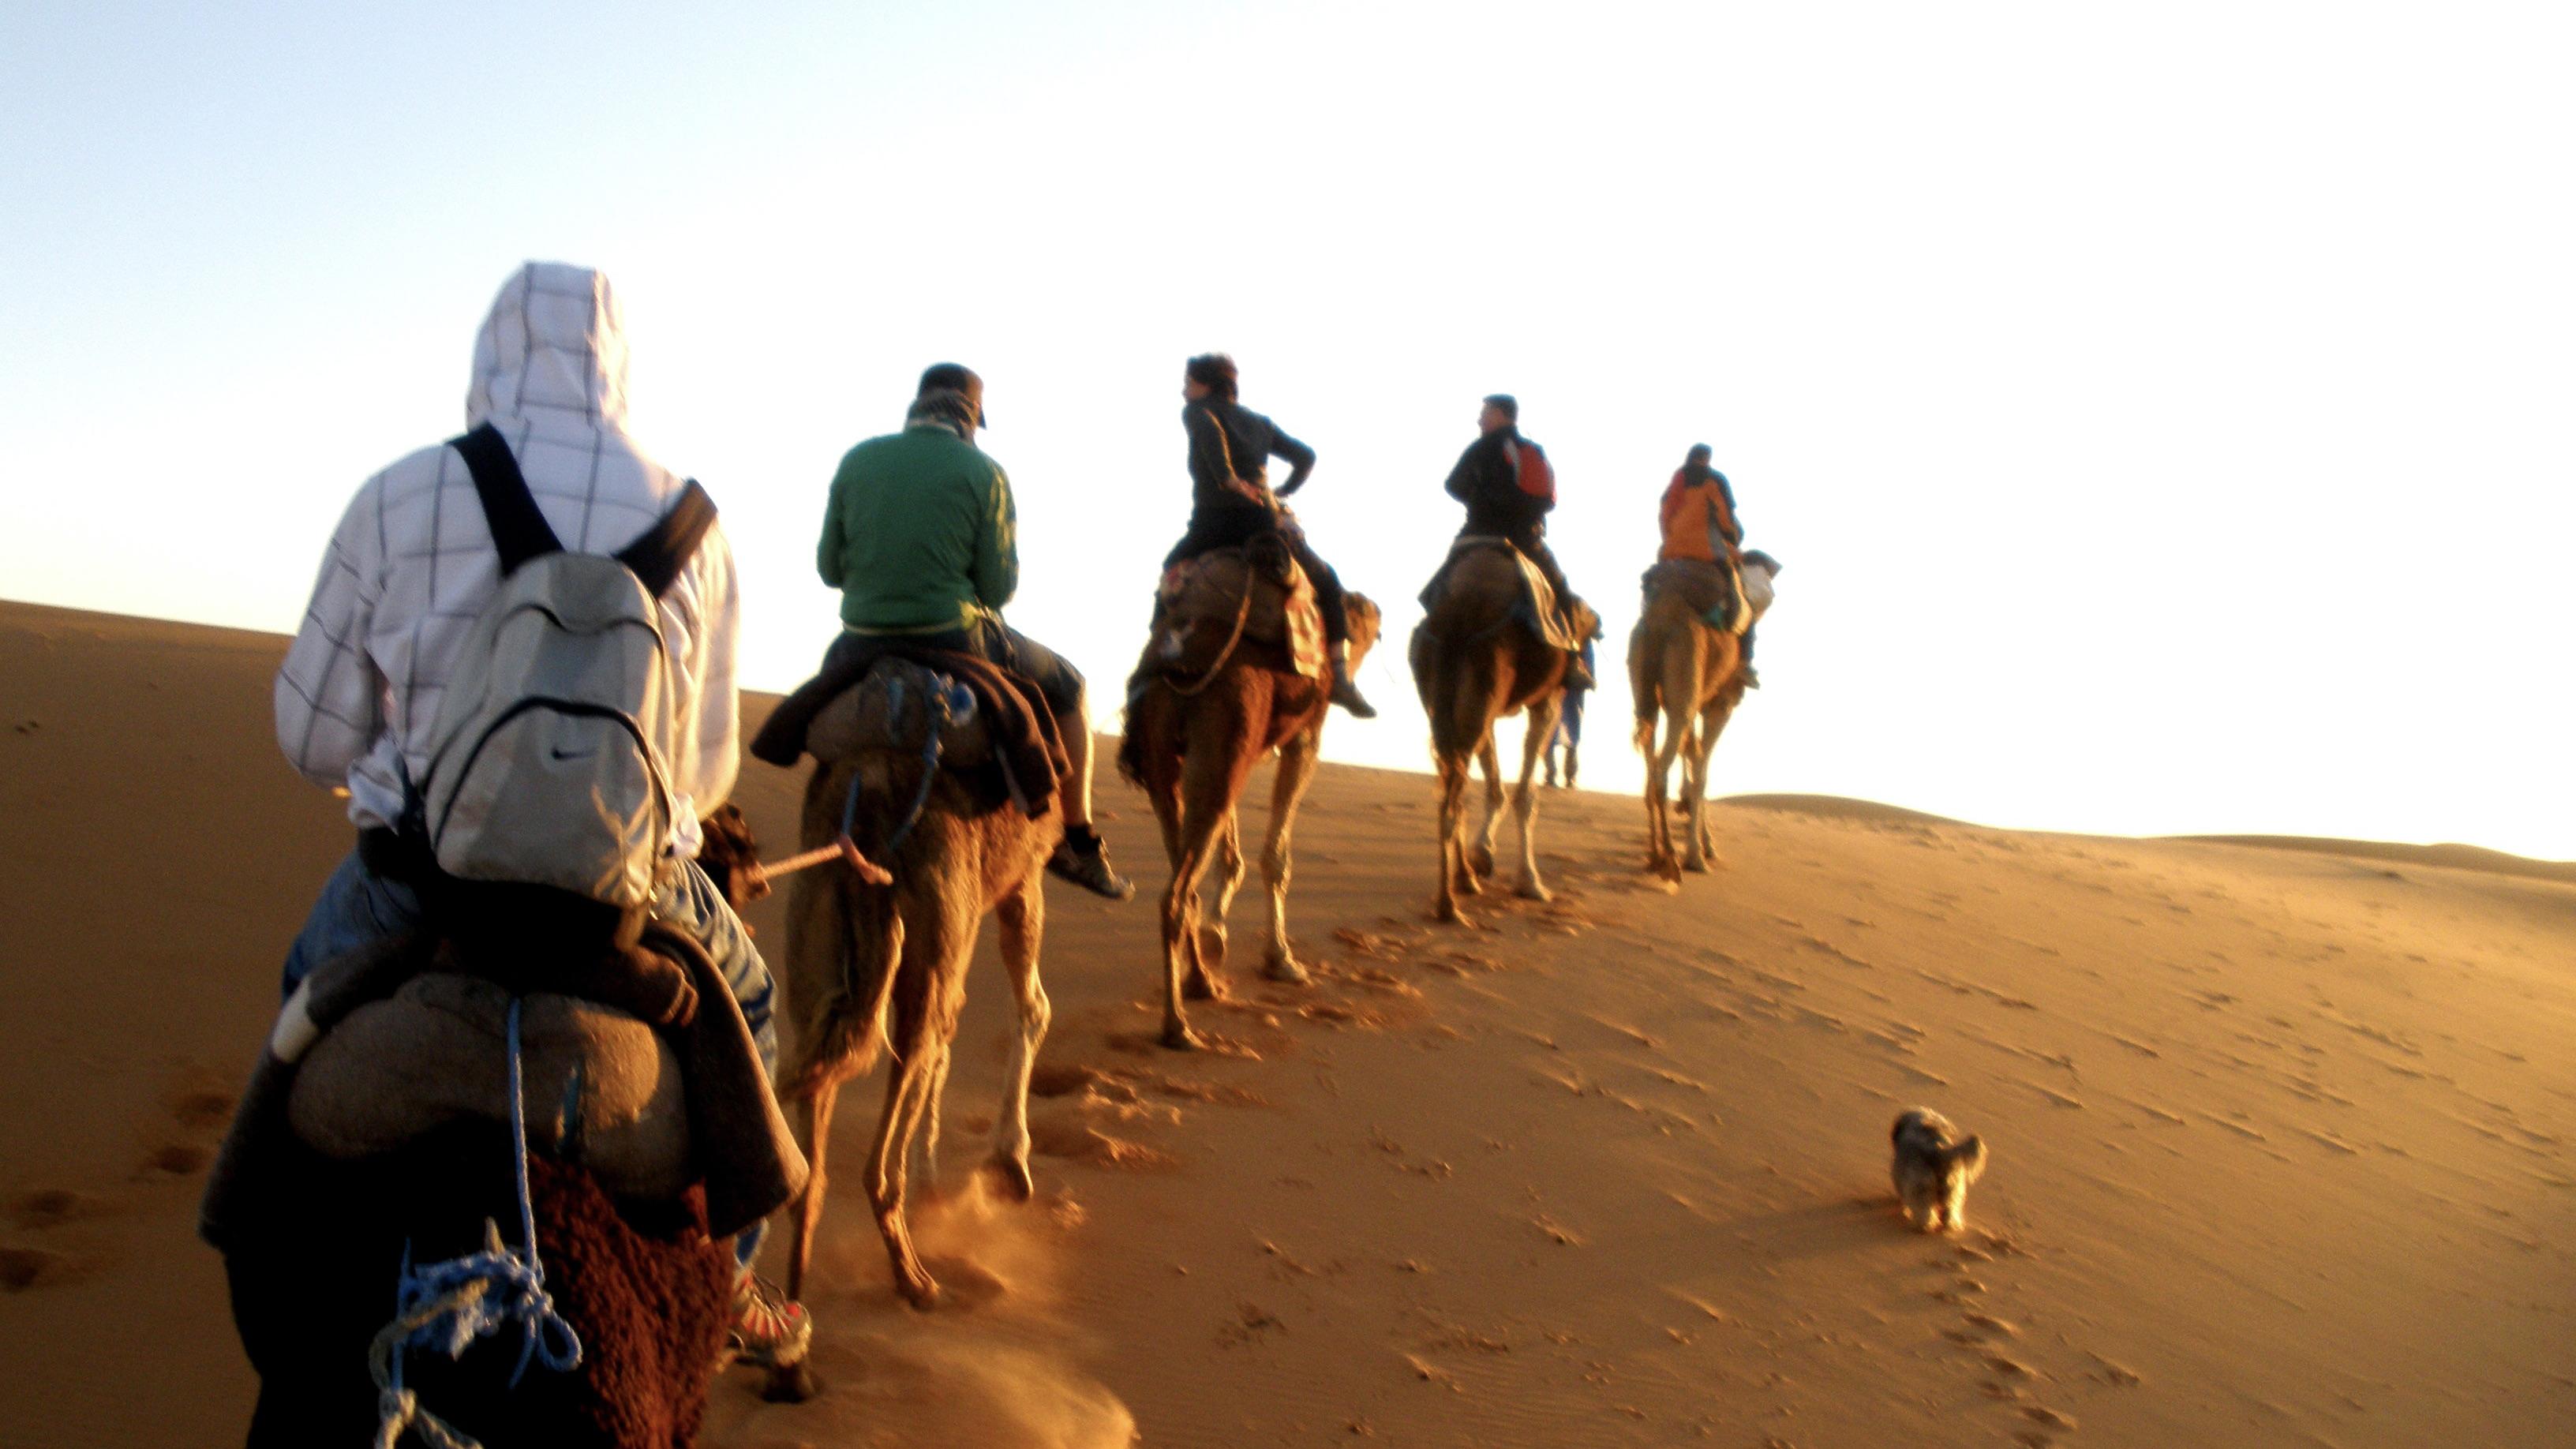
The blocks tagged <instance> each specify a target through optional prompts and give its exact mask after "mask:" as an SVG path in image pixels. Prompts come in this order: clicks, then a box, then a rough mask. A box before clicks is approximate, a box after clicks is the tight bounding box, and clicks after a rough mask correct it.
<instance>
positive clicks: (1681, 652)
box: [1628, 553, 1779, 882]
mask: <svg viewBox="0 0 2576 1449" xmlns="http://www.w3.org/2000/svg"><path fill="white" fill-rule="evenodd" d="M1745 558H1746V563H1745V568H1744V577H1745V579H1746V583H1747V592H1748V594H1749V595H1751V603H1752V607H1753V610H1754V617H1755V618H1756V619H1759V618H1760V617H1761V612H1762V608H1763V606H1764V604H1765V603H1767V601H1768V599H1769V597H1770V580H1771V576H1772V575H1773V574H1776V573H1777V572H1779V565H1778V564H1777V563H1776V562H1774V561H1773V560H1772V559H1771V557H1770V555H1768V554H1762V553H1752V554H1747V555H1746V556H1745ZM1699 602H1700V601H1699V600H1697V599H1694V598H1692V597H1690V596H1689V594H1688V593H1687V591H1685V590H1683V589H1679V588H1662V589H1653V590H1650V591H1649V593H1648V594H1647V596H1646V606H1645V609H1644V611H1643V612H1642V613H1640V614H1639V615H1638V618H1637V627H1636V628H1635V629H1634V630H1633V631H1631V632H1630V634H1629V635H1628V687H1629V691H1630V692H1631V693H1632V694H1633V695H1634V696H1635V699H1636V706H1637V731H1636V746H1637V752H1638V753H1639V754H1641V755H1643V756H1645V757H1646V762H1647V770H1646V868H1647V869H1648V870H1650V871H1652V872H1654V873H1655V874H1657V875H1660V876H1662V877H1663V878H1664V879H1666V880H1668V881H1674V882H1679V881H1680V880H1681V878H1682V872H1683V871H1685V870H1689V871H1705V870H1707V869H1708V868H1709V866H1710V864H1711V862H1712V861H1713V860H1714V859H1715V857H1716V851H1717V846H1716V840H1715V836H1714V833H1713V832H1712V831H1711V829H1710V827H1709V823H1708V813H1707V795H1708V756H1709V752H1710V751H1711V750H1712V749H1714V748H1716V745H1717V737H1718V735H1719V734H1720V733H1721V732H1723V731H1724V730H1725V729H1726V722H1727V720H1728V719H1729V718H1731V717H1732V716H1733V715H1734V713H1735V707H1736V706H1737V705H1738V704H1740V703H1742V702H1743V700H1744V691H1745V688H1746V684H1747V680H1746V677H1745V675H1746V670H1745V667H1744V665H1745V659H1746V656H1747V653H1748V652H1749V651H1748V648H1747V643H1746V639H1745V638H1744V637H1743V636H1740V635H1738V634H1736V633H1735V632H1734V631H1733V630H1731V629H1721V628H1718V627H1717V626H1715V625H1713V624H1711V623H1709V622H1708V621H1707V619H1706V617H1705V616H1704V615H1703V614H1702V612H1701V611H1700V609H1698V608H1695V607H1694V605H1695V604H1697V603H1699ZM1659 715H1660V716H1661V717H1662V720H1663V726H1664V728H1663V740H1662V742H1661V743H1660V744H1658V743H1657V742H1656V738H1655V725H1656V720H1657V717H1658V716H1659ZM1676 758H1678V759H1679V760H1680V761H1681V762H1682V793H1681V800H1680V802H1679V804H1680V812H1681V814H1682V817H1683V833H1684V835H1685V837H1686V843H1685V846H1684V849H1683V851H1682V852H1681V854H1680V855H1679V856H1678V857H1676V855H1675V853H1674V850H1673V837H1672V820H1671V816H1670V814H1669V813H1668V811H1667V810H1666V808H1665V800H1666V790H1667V786H1668V785H1669V782H1670V778H1671V774H1672V766H1673V761H1674V760H1675V759H1676Z"/></svg>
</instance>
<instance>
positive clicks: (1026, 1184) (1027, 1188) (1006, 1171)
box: [985, 1152, 1038, 1202]
mask: <svg viewBox="0 0 2576 1449" xmlns="http://www.w3.org/2000/svg"><path fill="white" fill-rule="evenodd" d="M985 1165H986V1166H987V1167H989V1168H991V1169H992V1171H993V1178H994V1180H995V1181H997V1182H999V1183H1000V1184H1001V1186H1002V1194H1003V1196H1005V1197H1008V1198H1009V1199H1010V1200H1011V1201H1013V1202H1027V1201H1028V1200H1029V1199H1030V1198H1032V1197H1035V1196H1036V1195H1037V1190H1038V1185H1037V1183H1036V1182H1035V1181H1034V1180H1032V1179H1031V1178H1030V1176H1029V1164H1028V1160H1027V1159H1026V1158H1019V1157H1005V1156H1003V1155H1002V1154H1000V1153H998V1152H997V1153H995V1154H993V1160H992V1161H991V1162H989V1163H986V1164H985Z"/></svg>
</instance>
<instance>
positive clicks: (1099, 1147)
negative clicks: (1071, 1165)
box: [1029, 1114, 1179, 1172]
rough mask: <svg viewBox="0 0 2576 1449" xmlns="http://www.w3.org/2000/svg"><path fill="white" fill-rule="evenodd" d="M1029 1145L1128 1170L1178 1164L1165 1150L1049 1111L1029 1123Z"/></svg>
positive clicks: (1052, 1153) (1071, 1159)
mask: <svg viewBox="0 0 2576 1449" xmlns="http://www.w3.org/2000/svg"><path fill="white" fill-rule="evenodd" d="M1029 1146H1030V1148H1031V1150H1033V1151H1035V1152H1037V1153H1039V1154H1041V1155H1043V1156H1047V1157H1060V1158H1063V1159H1064V1160H1066V1161H1068V1162H1086V1163H1090V1164H1091V1165H1093V1166H1095V1167H1114V1168H1118V1169H1121V1170H1123V1171H1128V1172H1153V1171H1161V1170H1166V1169H1169V1168H1172V1167H1177V1166H1178V1165H1179V1162H1178V1160H1177V1159H1175V1158H1173V1157H1172V1155H1171V1154H1169V1153H1166V1152H1158V1151H1156V1150H1155V1149H1153V1148H1151V1147H1147V1146H1145V1145H1144V1144H1142V1143H1139V1142H1130V1141H1128V1140H1127V1139H1125V1138H1123V1137H1112V1136H1110V1135H1109V1134H1108V1133H1106V1132H1103V1131H1101V1130H1100V1129H1099V1128H1097V1127H1094V1126H1092V1125H1091V1124H1090V1123H1088V1122H1084V1121H1082V1120H1080V1119H1079V1118H1077V1117H1074V1116H1070V1115H1058V1114H1049V1115H1047V1116H1044V1117H1040V1118H1038V1119H1036V1120H1034V1121H1032V1122H1030V1123H1029Z"/></svg>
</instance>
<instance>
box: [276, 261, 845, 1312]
mask: <svg viewBox="0 0 2576 1449" xmlns="http://www.w3.org/2000/svg"><path fill="white" fill-rule="evenodd" d="M626 361H627V347H626V337H625V332H624V323H623V320H622V317H621V314H620V311H619V308H618V305H617V299H616V296H615V295H614V293H613V292H612V291H611V290H610V288H609V284H608V279H607V278H606V277H605V276H602V275H601V274H600V273H598V272H596V271H594V270H592V269H591V268H588V267H579V266H569V265H565V264H563V263H558V262H530V263H528V264H526V265H525V266H522V267H521V268H519V270H518V271H516V272H515V273H513V274H512V275H511V277H510V279H509V281H507V282H505V283H504V284H503V285H502V287H501V292H500V295H499V296H498V297H496V298H495V299H494V300H493V303H492V308H491V311H490V313H489V315H488V316H486V318H485V319H484V322H483V326H482V329H481V331H480V332H479V333H478V334H477V336H476V339H475V345H474V369H473V379H472V382H471V384H470V385H469V387H468V388H467V390H466V395H465V420H466V423H467V426H468V429H469V431H468V432H466V433H465V434H464V435H462V436H460V437H457V438H453V439H450V440H449V441H447V442H445V443H440V444H435V445H433V446H430V447H426V448H421V449H418V450H416V451H414V452H412V453H409V454H407V455H405V456H404V457H402V458H399V459H397V460H395V461H394V463H393V464H392V465H390V466H389V467H387V468H385V469H384V470H383V471H382V472H380V473H378V474H376V475H375V476H374V477H372V478H370V479H368V480H367V482H366V483H365V485H364V486H362V487H361V488H359V490H358V492H357V495H356V496H355V497H354V498H352V499H351V500H350V502H349V505H348V507H347V509H346V510H345V511H344V512H343V513H342V515H341V518H340V523H339V526H338V528H337V529H336V530H335V531H334V532H333V534H332V537H331V542H330V546H329V548H328V550H327V551H326V552H325V553H324V555H323V560H322V568H321V573H320V577H319V578H318V579H317V580H316V581H315V584H314V588H313V596H312V602H311V604H310V605H309V606H308V607H307V609H306V610H305V614H304V620H303V624H302V626H301V627H300V628H299V629H298V630H297V632H296V636H295V642H294V643H293V644H292V645H291V646H290V647H289V648H288V650H287V654H286V662H285V664H284V665H283V666H281V667H280V668H279V670H278V672H277V681H276V685H275V707H276V719H277V742H278V745H279V747H280V748H281V749H282V750H284V751H285V754H286V757H287V759H288V760H289V761H290V762H291V763H292V764H293V765H294V766H295V768H296V769H297V770H298V771H299V772H301V773H302V774H303V775H304V776H305V778H307V779H308V780H311V781H312V782H313V783H314V784H316V785H320V786H324V787H327V788H330V789H332V790H334V791H336V792H337V793H339V794H341V795H344V796H346V797H347V799H348V807H349V818H350V821H351V823H353V824H354V825H356V826H357V830H358V841H357V848H356V849H354V850H353V851H351V852H350V854H349V856H348V857H347V858H346V859H345V860H343V861H342V862H341V864H340V866H339V868H338V869H337V870H335V871H334V872H333V873H332V875H331V878H330V880H329V881H328V882H327V883H325V885H324V886H323V888H322V895H321V898H320V899H319V900H317V901H316V902H315V903H314V905H313V910H312V913H311V915H310V916H309V917H308V918H307V919H306V921H305V923H304V928H303V930H302V931H301V932H300V933H299V934H298V935H297V937H296V939H295V944H294V946H293V948H292V949H291V950H290V951H289V952H288V955H287V959H286V967H285V972H284V981H283V983H282V985H283V990H284V994H285V996H286V997H287V999H288V1011H289V1013H292V1012H294V1011H297V1010H300V1009H301V1004H300V1002H299V1001H298V1000H297V997H296V991H297V988H298V987H299V986H300V985H302V984H303V982H304V980H305V978H306V977H307V976H309V975H311V974H312V972H313V971H314V970H315V969H316V968H317V967H320V966H322V965H323V964H325V963H326V962H329V961H331V960H334V959H336V958H338V957H340V956H342V955H344V954H347V953H350V952H354V951H359V950H365V949H368V948H371V947H375V946H378V945H380V944H381V943H384V942H387V941H389V940H392V939H394V938H396V937H400V936H404V935H408V934H411V933H413V932H415V931H418V930H420V929H422V928H423V926H424V924H425V923H426V922H428V920H429V917H430V915H431V912H432V907H433V906H434V905H435V904H436V898H437V897H438V896H439V895H440V894H441V893H452V891H451V889H450V887H451V883H452V882H453V881H456V880H460V879H461V880H467V881H471V882H476V883H481V882H502V883H512V884H527V885H535V886H545V887H554V888H559V889H561V890H562V891H563V893H564V894H566V895H569V896H574V897H581V896H587V897H589V898H591V899H593V900H595V901H598V902H602V903H605V905H607V906H608V907H610V908H628V909H642V910H646V911H649V913H650V915H651V917H652V918H653V919H654V920H656V921H658V922H660V923H662V924H664V925H667V926H669V927H671V928H673V929H675V930H677V931H679V932H682V933H684V934H686V935H688V936H689V937H691V938H692V939H694V940H695V941H696V942H697V943H698V944H699V945H700V946H702V947H704V948H705V950H706V952H707V955H708V956H709V957H710V958H711V960H712V961H713V962H714V964H715V965H716V967H717V968H718V969H719V970H721V971H722V972H723V974H724V978H725V982H726V984H727V986H728V987H729V988H730V990H731V993H732V995H733V997H734V1000H735V1002H736V1003H737V1004H738V1005H739V1006H740V1008H741V1011H742V1016H743V1022H744V1024H745V1026H747V1027H748V1028H749V1029H750V1031H751V1034H752V1037H753V1041H754V1044H755V1046H756V1047H757V1048H758V1051H759V1054H760V1057H761V1059H762V1063H763V1065H764V1066H765V1067H769V1068H771V1069H774V1068H775V1065H776V1061H777V1030H776V1027H775V1024H774V1023H773V1021H772V1016H773V996H774V992H773V988H772V983H771V979H770V974H769V968H768V966H767V965H766V964H765V963H763V962H762V960H761V959H760V953H759V951H758V950H757V949H756V948H755V947H754V946H753V945H752V942H751V935H750V932H749V931H747V930H746V929H745V928H744V927H743V924H742V922H741V920H740V919H739V918H737V917H736V916H735V915H734V913H733V909H732V907H731V906H730V905H729V904H727V902H726V901H725V898H724V894H723V892H722V891H720V890H718V889H717V888H716V885H715V883H714V882H713V881H712V880H710V879H709V878H708V876H707V873H706V872H705V871H704V870H702V869H700V868H699V866H698V864H697V861H696V858H695V857H696V855H697V850H698V844H699V824H698V822H699V818H700V817H701V816H703V815H705V814H707V813H709V812H712V811H713V810H715V809H716V808H717V807H718V806H720V805H722V804H723V803H724V800H725V796H726V795H727V794H728V793H729V792H731V790H732V789H733V784H734V776H735V773H736V770H737V768H738V765H739V759H740V754H741V740H740V723H739V708H738V702H737V699H736V696H735V686H734V660H735V642H736V637H737V635H738V634H739V633H740V631H741V621H742V596H741V588H740V581H739V578H738V576H737V575H736V573H735V570H734V562H733V552H732V549H731V548H730V547H729V546H728V545H727V543H726V541H725V536H724V531H723V528H722V526H721V525H720V524H718V523H717V522H716V521H715V506H714V504H713V503H712V502H710V501H709V500H708V499H707V496H706V493H705V491H704V490H703V489H700V488H699V487H697V485H696V484H695V483H694V482H693V481H691V480H688V479H684V478H682V477H680V476H679V475H677V474H675V473H673V472H671V471H670V470H669V469H666V468H664V467H662V466H661V465H660V464H659V463H657V462H655V461H654V460H653V459H652V458H651V457H650V456H649V455H647V454H646V453H645V452H644V450H643V448H642V447H641V446H640V445H639V444H637V442H636V441H635V439H634V438H633V437H632V436H630V435H629V434H628V433H627V431H626ZM618 566H623V569H624V570H625V571H626V572H625V573H623V574H621V571H620V568H619V567H618ZM575 606H579V607H578V608H576V607H575ZM575 615H578V616H579V619H578V620H576V618H575V617H574V616H575ZM577 621H586V622H588V623H590V624H592V625H595V626H596V627H595V628H592V629H591V630H590V631H589V632H588V633H587V634H586V635H574V634H572V633H570V632H569V631H568V630H567V629H566V627H565V626H566V625H567V624H570V623H573V622H577ZM584 665H586V666H589V667H574V666H584ZM611 665H614V666H615V667H610V666H611ZM621 685H623V686H626V687H627V690H628V691H629V692H632V693H633V694H634V695H635V698H633V699H631V700H626V701H618V700H612V699H606V698H593V697H590V696H591V695H592V694H594V693H597V692H599V691H600V690H601V689H602V688H603V687H605V688H607V689H608V692H610V693H616V692H619V690H618V689H617V686H621ZM630 740H631V741H632V742H633V745H632V748H631V749H630V748H627V746H626V742H627V741H630ZM592 827H601V828H597V829H594V828H592ZM762 1226H765V1224H764V1225H762ZM762 1226H755V1227H753V1228H751V1229H749V1230H747V1231H745V1232H744V1233H742V1234H741V1235H740V1237H739V1239H738V1240H737V1243H736V1249H737V1254H738V1258H739V1262H740V1264H741V1271H740V1274H739V1276H738V1278H737V1281H736V1284H735V1288H734V1317H735V1322H734V1326H733V1338H734V1348H735V1350H736V1351H737V1352H738V1353H739V1354H740V1355H741V1356H742V1357H743V1358H745V1359H747V1360H750V1361H753V1362H768V1361H774V1360H779V1359H782V1358H784V1359H792V1358H793V1357H795V1356H799V1355H802V1354H803V1352H804V1351H805V1348H806V1345H807V1344H808V1343H809V1342H810V1341H811V1337H812V1333H813V1323H812V1320H811V1319H810V1318H808V1317H807V1315H806V1312H805V1310H804V1308H803V1307H802V1306H800V1305H798V1304H796V1303H794V1302H792V1301H789V1300H788V1299H787V1298H786V1297H785V1296H784V1295H783V1294H781V1293H779V1292H778V1291H777V1289H776V1288H775V1287H773V1286H771V1285H770V1284H769V1283H768V1282H767V1280H765V1279H758V1278H755V1277H754V1276H753V1275H752V1272H751V1267H750V1265H751V1261H752V1258H753V1257H754V1255H755V1254H756V1253H757V1251H758V1248H759V1244H760V1238H761V1234H762ZM389 1293H390V1286H389Z"/></svg>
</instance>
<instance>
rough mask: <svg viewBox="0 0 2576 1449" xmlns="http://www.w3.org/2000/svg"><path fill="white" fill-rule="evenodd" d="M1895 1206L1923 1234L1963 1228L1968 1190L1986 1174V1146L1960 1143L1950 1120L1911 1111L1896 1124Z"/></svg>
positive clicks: (1974, 1140) (1966, 1140)
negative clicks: (1899, 1207) (1902, 1209)
mask: <svg viewBox="0 0 2576 1449" xmlns="http://www.w3.org/2000/svg"><path fill="white" fill-rule="evenodd" d="M1891 1135H1892V1136H1893V1137H1894V1138H1895V1139H1896V1164H1895V1167H1894V1169H1893V1175H1894V1177H1895V1179H1896V1200H1897V1202H1898V1203H1899V1204H1901V1205H1902V1206H1903V1207H1904V1209H1905V1218H1906V1221H1908V1222H1910V1223H1912V1224H1914V1226H1916V1227H1917V1228H1920V1229H1922V1230H1923V1231H1924V1232H1927V1233H1937V1232H1940V1231H1941V1230H1942V1229H1944V1228H1948V1229H1951V1230H1954V1231H1955V1230H1957V1229H1959V1228H1963V1227H1966V1226H1967V1225H1968V1184H1969V1183H1972V1182H1975V1181H1976V1180H1977V1176H1978V1174H1980V1173H1982V1172H1984V1171H1985V1170H1986V1144H1985V1143H1984V1142H1982V1141H1980V1140H1979V1139H1977V1138H1974V1137H1966V1138H1962V1137H1959V1136H1958V1135H1957V1129H1955V1128H1953V1127H1952V1126H1951V1125H1950V1119H1949V1118H1947V1117H1944V1116H1942V1115H1941V1114H1940V1113H1938V1112H1935V1111H1933V1110H1932V1109H1931V1108H1929V1107H1916V1108H1913V1109H1912V1110H1910V1111H1907V1112H1905V1113H1904V1114H1902V1115H1900V1116H1899V1117H1898V1118H1897V1119H1896V1129H1895V1131H1894V1132H1893V1133H1892V1134H1891Z"/></svg>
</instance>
